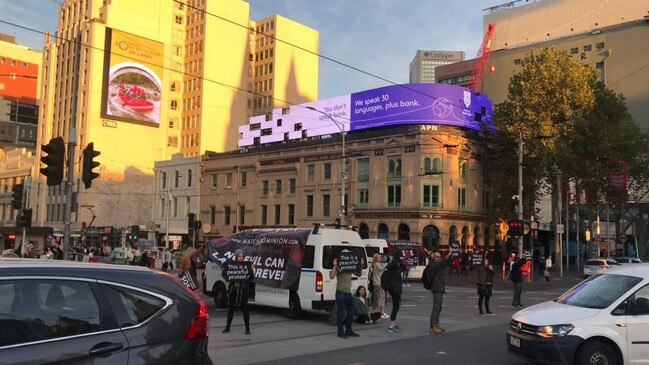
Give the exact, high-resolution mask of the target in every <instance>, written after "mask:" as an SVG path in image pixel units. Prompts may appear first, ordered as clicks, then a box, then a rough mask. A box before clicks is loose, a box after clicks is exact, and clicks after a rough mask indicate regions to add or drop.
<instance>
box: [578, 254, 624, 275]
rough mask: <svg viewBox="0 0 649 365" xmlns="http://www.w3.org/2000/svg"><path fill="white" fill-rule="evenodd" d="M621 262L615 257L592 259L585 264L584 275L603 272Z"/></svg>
mask: <svg viewBox="0 0 649 365" xmlns="http://www.w3.org/2000/svg"><path fill="white" fill-rule="evenodd" d="M617 265H619V263H618V262H617V261H615V260H613V259H606V258H603V259H591V260H588V261H586V263H585V264H584V275H585V276H591V275H597V274H600V273H602V272H603V271H604V270H607V269H609V268H611V267H612V266H617Z"/></svg>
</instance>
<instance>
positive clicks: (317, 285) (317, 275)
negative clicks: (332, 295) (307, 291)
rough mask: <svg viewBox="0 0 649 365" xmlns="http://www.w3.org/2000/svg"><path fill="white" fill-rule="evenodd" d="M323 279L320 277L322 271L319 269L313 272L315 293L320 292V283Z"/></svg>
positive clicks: (321, 283)
mask: <svg viewBox="0 0 649 365" xmlns="http://www.w3.org/2000/svg"><path fill="white" fill-rule="evenodd" d="M323 284H324V280H323V278H322V273H321V272H320V271H316V272H315V291H316V293H322V285H323Z"/></svg>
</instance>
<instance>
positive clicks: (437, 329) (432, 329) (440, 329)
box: [431, 324, 444, 335]
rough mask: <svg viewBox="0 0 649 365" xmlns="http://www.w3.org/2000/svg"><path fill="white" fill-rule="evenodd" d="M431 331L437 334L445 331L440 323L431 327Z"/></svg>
mask: <svg viewBox="0 0 649 365" xmlns="http://www.w3.org/2000/svg"><path fill="white" fill-rule="evenodd" d="M431 332H432V333H434V334H436V335H439V334H441V333H442V332H444V329H443V328H442V327H440V326H439V325H438V324H436V325H434V326H433V327H432V328H431Z"/></svg>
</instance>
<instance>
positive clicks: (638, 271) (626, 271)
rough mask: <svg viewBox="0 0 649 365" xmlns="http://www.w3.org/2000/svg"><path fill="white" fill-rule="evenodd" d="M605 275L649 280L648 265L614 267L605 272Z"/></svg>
mask: <svg viewBox="0 0 649 365" xmlns="http://www.w3.org/2000/svg"><path fill="white" fill-rule="evenodd" d="M606 274H619V275H628V276H636V277H639V278H643V279H647V278H649V263H639V264H635V265H620V266H615V267H613V268H611V269H609V270H607V271H606Z"/></svg>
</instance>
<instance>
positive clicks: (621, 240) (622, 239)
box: [617, 234, 628, 243]
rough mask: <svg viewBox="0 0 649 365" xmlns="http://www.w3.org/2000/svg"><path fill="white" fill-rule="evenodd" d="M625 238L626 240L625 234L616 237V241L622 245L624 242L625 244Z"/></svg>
mask: <svg viewBox="0 0 649 365" xmlns="http://www.w3.org/2000/svg"><path fill="white" fill-rule="evenodd" d="M627 238H628V237H627V236H626V235H625V234H623V235H621V236H620V237H618V238H617V239H618V240H619V241H620V242H622V243H624V242H626V240H627Z"/></svg>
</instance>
